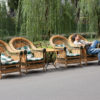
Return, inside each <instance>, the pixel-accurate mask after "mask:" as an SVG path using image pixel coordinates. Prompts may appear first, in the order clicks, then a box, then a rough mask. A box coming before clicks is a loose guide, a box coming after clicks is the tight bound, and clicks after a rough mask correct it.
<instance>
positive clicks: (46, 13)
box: [17, 0, 75, 40]
mask: <svg viewBox="0 0 100 100" xmlns="http://www.w3.org/2000/svg"><path fill="white" fill-rule="evenodd" d="M19 9H21V10H18V16H21V15H22V17H20V18H19V17H17V23H19V22H21V28H20V31H21V33H25V35H26V36H27V37H29V38H30V39H31V40H33V39H34V40H37V39H41V38H42V37H44V36H47V37H46V39H47V38H49V37H50V35H51V34H62V33H63V34H66V33H69V32H71V30H73V29H75V21H74V18H73V14H74V13H73V12H74V9H73V6H71V4H70V3H69V2H65V4H63V3H62V0H30V2H29V1H28V0H21V4H20V6H19Z"/></svg>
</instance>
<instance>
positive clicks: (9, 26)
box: [0, 3, 15, 39]
mask: <svg viewBox="0 0 100 100" xmlns="http://www.w3.org/2000/svg"><path fill="white" fill-rule="evenodd" d="M14 34H15V22H14V19H13V18H11V17H10V16H9V15H8V13H7V9H6V5H5V3H2V4H0V38H2V39H5V38H7V37H8V36H12V35H14ZM5 36H6V37H5Z"/></svg>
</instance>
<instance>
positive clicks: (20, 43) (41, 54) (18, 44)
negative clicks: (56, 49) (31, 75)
mask: <svg viewBox="0 0 100 100" xmlns="http://www.w3.org/2000/svg"><path fill="white" fill-rule="evenodd" d="M9 45H10V47H11V49H12V50H13V51H14V50H16V51H20V49H19V48H23V47H25V46H28V47H29V48H30V50H31V53H32V54H33V57H34V58H36V59H39V58H41V59H40V60H38V61H37V60H34V59H33V58H30V59H31V60H29V59H28V53H25V55H26V56H25V57H23V67H22V68H23V69H25V70H26V72H27V70H28V69H37V68H43V69H44V70H45V50H44V49H37V48H36V47H35V45H34V44H33V43H32V42H31V41H30V40H28V39H26V38H23V37H15V38H12V39H11V40H10V42H9ZM42 58H43V59H42ZM32 59H33V60H32Z"/></svg>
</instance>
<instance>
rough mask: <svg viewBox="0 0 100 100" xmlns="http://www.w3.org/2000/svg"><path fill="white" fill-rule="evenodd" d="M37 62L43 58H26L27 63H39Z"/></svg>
mask: <svg viewBox="0 0 100 100" xmlns="http://www.w3.org/2000/svg"><path fill="white" fill-rule="evenodd" d="M39 60H43V58H35V57H31V58H27V61H39Z"/></svg>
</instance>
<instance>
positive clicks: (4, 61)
mask: <svg viewBox="0 0 100 100" xmlns="http://www.w3.org/2000/svg"><path fill="white" fill-rule="evenodd" d="M0 59H1V63H2V64H4V65H5V64H16V63H18V62H19V61H18V60H16V61H14V60H13V59H12V58H11V57H9V56H6V55H5V54H3V53H1V57H0Z"/></svg>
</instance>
